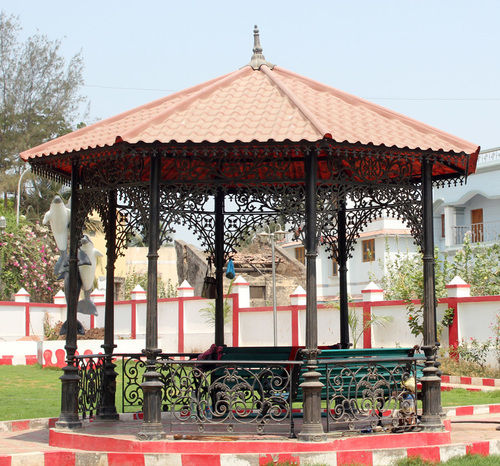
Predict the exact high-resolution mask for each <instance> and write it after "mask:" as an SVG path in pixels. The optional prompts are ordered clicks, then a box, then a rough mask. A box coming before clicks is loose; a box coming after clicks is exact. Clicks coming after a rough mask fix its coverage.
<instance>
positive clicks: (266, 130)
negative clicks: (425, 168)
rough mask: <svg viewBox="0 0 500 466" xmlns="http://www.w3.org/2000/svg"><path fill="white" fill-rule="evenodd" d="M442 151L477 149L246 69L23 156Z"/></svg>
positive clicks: (306, 85)
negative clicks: (260, 146)
mask: <svg viewBox="0 0 500 466" xmlns="http://www.w3.org/2000/svg"><path fill="white" fill-rule="evenodd" d="M326 133H329V134H331V136H332V138H333V139H334V140H335V141H337V142H339V143H340V142H344V141H347V142H349V143H358V142H359V143H362V144H369V143H372V144H374V145H385V146H387V147H392V146H396V147H399V148H405V147H408V148H410V149H421V150H436V151H437V150H444V151H446V152H447V151H453V152H457V153H461V152H465V153H468V154H472V153H475V152H477V151H478V146H477V145H475V144H472V143H469V142H467V141H464V140H462V139H459V138H456V137H454V136H451V135H449V134H447V133H445V132H443V131H440V130H438V129H435V128H432V127H431V126H428V125H425V124H423V123H420V122H418V121H416V120H413V119H411V118H408V117H406V116H403V115H401V114H398V113H396V112H393V111H391V110H388V109H386V108H383V107H380V106H378V105H375V104H372V103H370V102H368V101H366V100H363V99H360V98H358V97H355V96H352V95H350V94H347V93H345V92H342V91H339V90H337V89H334V88H331V87H329V86H325V85H323V84H321V83H318V82H316V81H313V80H310V79H308V78H305V77H303V76H300V75H297V74H295V73H293V72H291V71H287V70H285V69H283V68H280V67H278V66H275V67H274V68H273V69H272V70H271V69H269V68H267V67H266V66H265V65H263V66H261V69H259V70H253V69H252V68H251V67H250V66H246V67H244V68H242V69H240V70H237V71H234V72H232V73H229V74H227V75H224V76H221V77H219V78H215V79H213V80H211V81H208V82H206V83H203V84H200V85H198V86H195V87H192V88H189V89H186V90H184V91H181V92H177V93H175V94H172V95H170V96H167V97H165V98H162V99H159V100H156V101H154V102H151V103H149V104H146V105H143V106H141V107H138V108H136V109H133V110H130V111H128V112H125V113H122V114H120V115H117V116H115V117H112V118H109V119H107V120H103V121H100V122H98V123H95V124H94V125H91V126H89V127H86V128H83V129H81V130H78V131H75V132H73V133H70V134H67V135H65V136H62V137H60V138H57V139H54V140H53V141H49V142H47V143H45V144H42V145H40V146H37V147H35V148H33V149H30V150H27V151H25V152H23V153H22V154H21V157H22V158H23V159H24V160H27V159H29V158H32V157H40V156H43V155H49V154H57V153H66V152H72V151H78V150H80V149H87V148H94V147H102V146H106V145H108V146H110V145H113V144H114V143H115V141H116V140H117V137H121V138H122V139H123V140H124V141H126V142H129V143H136V142H139V141H142V142H146V143H150V142H154V141H160V142H170V141H176V142H180V143H182V142H186V141H192V142H202V141H208V142H220V141H225V142H234V141H237V140H239V141H243V142H250V141H253V140H257V141H263V142H265V141H268V140H274V141H284V140H287V139H288V140H292V141H300V140H303V139H305V140H308V141H317V140H320V139H322V138H323V137H324V136H325V134H326Z"/></svg>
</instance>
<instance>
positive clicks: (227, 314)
mask: <svg viewBox="0 0 500 466" xmlns="http://www.w3.org/2000/svg"><path fill="white" fill-rule="evenodd" d="M233 282H234V278H233V279H232V280H231V281H230V282H229V286H228V287H227V293H226V295H229V294H231V291H232V289H233ZM200 314H201V315H202V316H203V318H204V319H205V322H206V323H207V324H209V325H210V326H211V327H215V300H211V301H210V302H209V303H208V305H207V307H204V308H202V309H200ZM229 322H231V305H230V304H229V301H228V299H227V298H224V324H228V323H229Z"/></svg>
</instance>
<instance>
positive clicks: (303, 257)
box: [295, 246, 306, 265]
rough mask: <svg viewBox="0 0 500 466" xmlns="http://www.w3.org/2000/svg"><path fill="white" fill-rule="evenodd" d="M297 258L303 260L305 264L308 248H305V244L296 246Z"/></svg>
mask: <svg viewBox="0 0 500 466" xmlns="http://www.w3.org/2000/svg"><path fill="white" fill-rule="evenodd" d="M295 259H297V260H298V261H299V262H302V263H303V264H304V265H305V263H306V250H305V249H304V246H301V247H300V248H295Z"/></svg>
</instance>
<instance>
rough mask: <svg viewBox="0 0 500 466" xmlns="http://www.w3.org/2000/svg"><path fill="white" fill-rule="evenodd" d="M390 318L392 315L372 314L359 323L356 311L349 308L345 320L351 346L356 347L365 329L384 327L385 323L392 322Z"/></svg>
mask: <svg viewBox="0 0 500 466" xmlns="http://www.w3.org/2000/svg"><path fill="white" fill-rule="evenodd" d="M392 320H393V318H392V316H377V315H373V314H372V317H371V318H370V319H368V320H367V321H365V322H362V323H360V319H359V318H358V315H357V313H356V311H355V310H354V309H349V314H348V316H347V321H348V324H349V328H350V330H351V335H352V345H353V348H357V346H358V342H359V339H360V338H361V337H362V336H363V334H364V333H365V330H367V329H369V328H370V327H373V326H380V327H384V326H385V325H386V324H387V323H389V322H392Z"/></svg>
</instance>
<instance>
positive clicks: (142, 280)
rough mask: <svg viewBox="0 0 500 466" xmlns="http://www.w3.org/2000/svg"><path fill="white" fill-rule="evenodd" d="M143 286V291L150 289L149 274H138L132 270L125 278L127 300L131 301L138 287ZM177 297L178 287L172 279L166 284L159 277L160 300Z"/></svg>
mask: <svg viewBox="0 0 500 466" xmlns="http://www.w3.org/2000/svg"><path fill="white" fill-rule="evenodd" d="M137 285H140V286H142V288H143V289H145V290H147V289H148V274H147V273H145V272H137V271H136V270H135V269H132V270H131V271H130V272H129V273H127V276H126V277H125V283H124V288H125V299H130V297H131V295H130V293H131V292H132V290H133V289H134V288H135V287H136V286H137ZM176 296H177V285H176V284H174V283H173V282H172V280H170V278H169V279H168V280H167V281H166V282H164V281H163V279H162V278H161V277H160V276H158V298H160V299H163V298H175V297H176Z"/></svg>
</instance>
